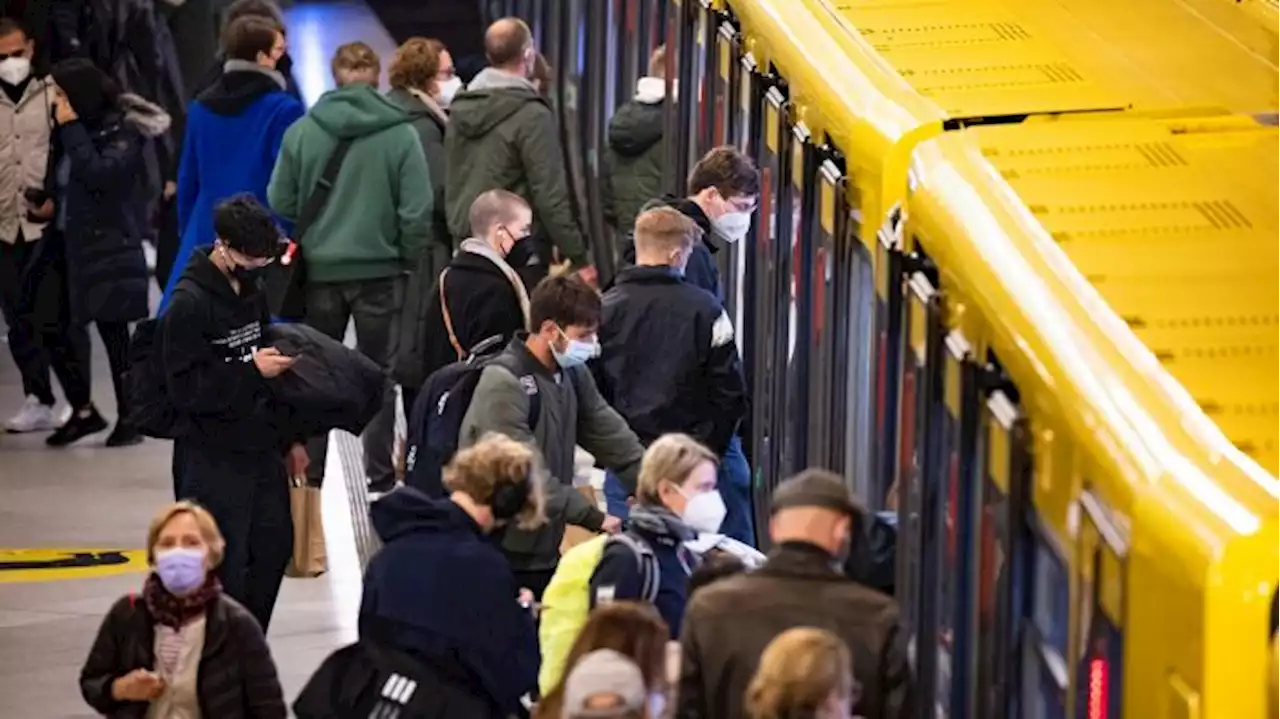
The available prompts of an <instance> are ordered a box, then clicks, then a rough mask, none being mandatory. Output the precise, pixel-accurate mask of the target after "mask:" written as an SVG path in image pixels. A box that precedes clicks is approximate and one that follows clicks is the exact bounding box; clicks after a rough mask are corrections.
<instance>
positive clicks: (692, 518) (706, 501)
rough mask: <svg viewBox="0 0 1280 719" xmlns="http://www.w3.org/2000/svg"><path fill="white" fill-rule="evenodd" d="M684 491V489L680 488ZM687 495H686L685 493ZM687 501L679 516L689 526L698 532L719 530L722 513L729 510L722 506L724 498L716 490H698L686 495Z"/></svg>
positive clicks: (722, 519)
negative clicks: (698, 491) (690, 495)
mask: <svg viewBox="0 0 1280 719" xmlns="http://www.w3.org/2000/svg"><path fill="white" fill-rule="evenodd" d="M680 491H681V493H682V494H683V493H684V490H680ZM685 496H686V497H688V495H685ZM688 500H689V501H688V502H686V503H685V505H684V512H683V513H682V514H681V516H680V518H681V519H683V520H684V523H685V524H687V525H689V527H690V528H692V529H696V530H698V531H699V532H706V533H708V534H711V533H714V532H718V531H720V525H721V524H722V523H723V522H724V515H725V514H727V513H728V512H729V510H728V509H726V508H725V506H724V498H723V497H721V496H720V492H719V491H717V490H714V489H713V490H711V491H710V492H700V493H698V494H695V495H693V496H692V497H688Z"/></svg>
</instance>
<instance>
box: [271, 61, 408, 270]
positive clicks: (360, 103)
mask: <svg viewBox="0 0 1280 719" xmlns="http://www.w3.org/2000/svg"><path fill="white" fill-rule="evenodd" d="M412 120H413V116H411V115H410V114H409V113H408V112H406V111H405V110H404V109H403V108H401V107H400V106H398V105H396V104H395V103H394V102H392V101H390V100H388V99H387V98H386V97H383V96H382V95H380V94H379V93H378V91H377V90H376V89H375V88H373V87H372V86H370V85H367V84H365V83H353V84H350V85H347V86H345V87H340V88H338V89H336V90H330V91H329V92H326V93H325V94H324V95H323V96H322V97H321V98H320V100H319V101H318V102H317V103H316V104H315V106H314V107H312V108H311V111H310V112H308V113H307V116H306V117H304V118H303V119H301V120H299V121H298V123H297V124H295V125H294V126H293V127H291V128H289V132H288V133H286V134H285V138H284V144H283V145H282V146H281V148H280V158H279V160H278V161H277V162H276V167H275V172H274V173H272V175H271V184H270V185H269V186H268V188H267V197H268V198H269V199H270V201H271V209H272V210H275V211H276V212H277V213H279V214H280V215H281V216H282V217H284V218H286V219H288V220H290V221H295V220H297V219H298V215H299V214H300V213H301V212H302V207H303V205H305V204H306V202H307V199H308V198H309V197H310V196H311V193H312V192H313V191H314V190H315V187H316V185H317V184H318V183H319V182H320V175H321V174H323V173H324V167H325V165H326V164H328V162H329V156H330V155H332V154H333V150H334V148H335V147H337V145H338V141H339V140H342V139H350V140H354V142H352V144H351V150H350V152H348V154H347V157H346V159H345V160H343V163H342V171H341V172H339V173H338V177H337V180H336V181H335V182H334V183H333V189H332V190H331V191H330V192H329V199H328V202H326V203H325V206H324V209H323V210H321V211H320V215H319V216H318V217H317V218H316V219H315V222H314V223H313V224H312V225H311V226H310V228H309V229H308V230H307V233H306V235H305V236H303V237H301V238H299V241H300V242H301V243H302V251H303V254H304V255H305V256H306V258H307V277H308V279H310V280H313V281H316V282H346V281H353V280H369V279H379V278H384V277H394V276H396V275H398V274H400V273H402V272H405V271H406V270H411V269H414V267H415V266H416V265H417V260H418V253H419V252H421V251H422V250H423V249H424V248H425V247H426V246H427V240H428V238H429V235H430V233H431V177H430V172H429V170H428V169H427V160H426V157H425V155H424V154H423V150H422V143H421V142H420V141H419V140H418V133H417V132H416V131H414V129H413V125H412V124H411V122H412Z"/></svg>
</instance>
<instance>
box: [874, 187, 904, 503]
mask: <svg viewBox="0 0 1280 719" xmlns="http://www.w3.org/2000/svg"><path fill="white" fill-rule="evenodd" d="M904 219H905V218H904V216H903V212H902V208H901V207H900V206H895V207H894V208H893V209H891V210H890V211H889V213H888V215H887V216H886V217H885V220H884V223H883V224H882V225H881V226H880V229H879V230H878V231H877V232H876V258H875V262H874V265H873V269H874V272H875V343H874V347H875V364H874V367H875V369H874V372H875V374H874V380H873V381H874V384H873V390H872V394H873V396H874V401H875V406H874V416H873V434H872V442H871V447H870V449H871V476H870V477H869V481H868V485H869V486H870V489H871V494H870V496H869V497H868V504H869V505H870V506H871V507H874V508H880V507H884V506H888V507H889V508H890V509H892V508H894V507H895V506H896V504H895V503H896V502H897V501H898V500H897V497H890V496H889V494H890V489H891V487H892V485H893V480H894V477H895V476H896V473H897V469H896V467H897V449H898V425H899V420H898V390H899V376H900V374H901V365H900V364H899V362H900V360H899V357H900V356H901V354H902V346H901V345H902V280H903V273H904V272H905V268H906V265H907V263H906V258H905V257H904V255H903V236H902V232H903V224H904Z"/></svg>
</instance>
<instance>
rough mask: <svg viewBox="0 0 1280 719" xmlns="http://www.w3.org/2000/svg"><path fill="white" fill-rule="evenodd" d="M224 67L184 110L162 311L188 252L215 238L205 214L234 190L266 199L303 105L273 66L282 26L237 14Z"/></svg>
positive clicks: (226, 36) (225, 43) (280, 49)
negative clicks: (173, 243) (174, 228)
mask: <svg viewBox="0 0 1280 719" xmlns="http://www.w3.org/2000/svg"><path fill="white" fill-rule="evenodd" d="M222 47H223V52H224V54H225V56H226V60H225V61H224V62H223V65H222V69H223V72H222V74H221V75H219V76H218V78H217V80H216V81H215V82H214V83H213V84H212V85H211V86H210V87H209V88H208V89H206V90H205V91H204V92H201V93H200V94H199V95H198V96H197V97H196V99H195V101H193V102H192V103H191V105H190V107H189V110H188V113H187V129H186V135H185V138H184V139H183V143H182V160H181V162H180V163H179V166H178V196H177V204H178V227H179V231H180V232H181V233H182V241H181V242H180V243H179V245H178V252H177V254H176V255H175V256H174V261H173V272H172V273H171V274H170V276H169V277H168V282H167V283H166V285H165V294H164V297H162V298H161V300H160V311H161V312H163V311H164V309H165V308H166V307H167V306H168V302H169V297H170V295H171V294H172V292H173V286H174V283H176V282H177V280H178V277H179V276H180V275H181V273H182V272H183V270H184V269H185V268H186V265H187V260H188V258H190V256H191V252H192V251H193V250H194V249H195V248H196V247H199V246H203V245H207V244H210V243H212V242H213V239H214V238H213V235H212V227H210V225H209V218H210V217H212V216H213V209H214V207H216V206H217V205H218V203H220V202H222V201H223V200H225V199H226V198H228V197H231V196H232V195H235V194H238V193H241V192H248V193H250V194H252V195H253V196H254V197H255V198H256V199H257V200H258V201H259V202H261V203H265V202H266V200H267V182H268V181H269V180H270V179H271V168H272V166H273V165H274V164H275V158H276V154H277V153H278V152H279V151H280V143H281V142H282V140H283V138H284V133H285V130H287V129H289V126H290V125H292V124H293V123H294V122H295V121H297V120H298V118H300V117H302V114H303V108H302V103H300V102H298V100H297V99H296V98H294V97H293V96H292V95H290V94H289V93H288V92H286V90H285V87H286V83H285V79H284V76H283V75H281V74H280V72H279V71H278V70H277V69H276V66H277V64H278V63H279V62H280V58H281V57H283V56H284V50H285V42H284V33H283V31H282V30H281V29H280V26H279V25H278V24H277V23H276V22H274V21H272V20H267V19H264V18H262V17H259V16H257V15H250V16H246V17H241V18H239V19H238V20H236V21H235V22H232V23H231V24H230V25H228V26H227V29H226V31H225V32H224V33H223V36H222Z"/></svg>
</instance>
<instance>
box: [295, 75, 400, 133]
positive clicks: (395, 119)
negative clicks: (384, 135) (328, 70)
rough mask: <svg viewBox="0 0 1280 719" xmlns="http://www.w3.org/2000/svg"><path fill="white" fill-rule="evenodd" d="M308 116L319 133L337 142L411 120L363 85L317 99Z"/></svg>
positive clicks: (393, 105) (391, 103)
mask: <svg viewBox="0 0 1280 719" xmlns="http://www.w3.org/2000/svg"><path fill="white" fill-rule="evenodd" d="M310 115H311V119H312V120H315V122H316V124H317V125H319V126H320V129H322V130H324V131H325V132H326V133H328V134H330V135H333V136H334V137H337V138H339V139H352V138H357V137H365V136H368V135H372V134H374V133H377V132H381V131H383V130H385V129H387V128H389V127H395V126H396V125H400V124H403V123H406V122H409V121H410V120H411V119H412V118H411V117H410V116H409V113H408V112H406V111H405V110H404V108H402V107H400V106H399V105H397V104H396V103H394V102H392V101H391V100H388V99H387V98H386V97H385V96H383V95H382V94H380V93H379V92H378V91H377V89H376V88H374V87H373V86H372V85H368V84H365V83H363V82H357V83H353V84H351V85H347V86H346V87H340V88H338V89H336V90H330V91H329V92H326V93H325V94H324V95H321V96H320V100H319V101H317V102H316V104H315V107H313V108H311V113H310Z"/></svg>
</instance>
